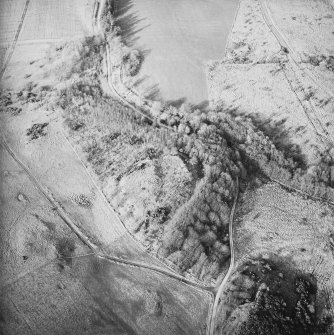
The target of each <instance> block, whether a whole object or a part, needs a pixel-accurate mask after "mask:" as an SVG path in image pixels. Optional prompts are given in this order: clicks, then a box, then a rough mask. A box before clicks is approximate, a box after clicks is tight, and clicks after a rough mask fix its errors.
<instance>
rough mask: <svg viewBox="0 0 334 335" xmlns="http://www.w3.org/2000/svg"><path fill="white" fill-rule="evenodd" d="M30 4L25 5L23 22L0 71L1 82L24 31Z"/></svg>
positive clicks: (28, 0) (27, 1)
mask: <svg viewBox="0 0 334 335" xmlns="http://www.w3.org/2000/svg"><path fill="white" fill-rule="evenodd" d="M29 3H30V0H26V2H25V5H24V9H23V13H22V16H21V20H20V23H19V26H18V28H17V30H16V34H15V37H14V40H13V42H12V45H11V46H10V49H9V52H8V53H6V58H5V61H4V64H3V66H2V69H1V71H0V81H1V79H2V77H3V75H4V73H5V71H6V68H7V66H8V64H9V62H10V60H11V58H12V56H13V53H14V49H15V46H16V43H17V40H18V38H19V35H20V32H21V29H22V26H23V22H24V19H25V16H26V14H27V11H28V7H29Z"/></svg>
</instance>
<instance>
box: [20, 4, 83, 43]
mask: <svg viewBox="0 0 334 335" xmlns="http://www.w3.org/2000/svg"><path fill="white" fill-rule="evenodd" d="M76 3H77V2H76V1H64V0H62V1H59V0H31V3H30V5H29V9H28V12H27V14H26V18H25V20H24V24H23V27H22V32H21V34H20V37H19V42H22V41H27V40H28V41H29V40H36V39H39V40H41V39H62V38H66V37H67V38H70V37H75V36H78V35H82V33H83V30H84V27H83V24H82V21H81V19H80V16H79V15H78V14H77V11H76V10H75V5H76Z"/></svg>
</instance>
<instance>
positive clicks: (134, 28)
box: [114, 0, 150, 47]
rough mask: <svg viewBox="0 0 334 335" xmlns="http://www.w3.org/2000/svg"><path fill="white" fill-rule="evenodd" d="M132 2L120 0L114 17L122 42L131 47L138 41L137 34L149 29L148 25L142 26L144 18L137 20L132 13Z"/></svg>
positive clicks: (130, 0) (135, 14) (136, 15)
mask: <svg viewBox="0 0 334 335" xmlns="http://www.w3.org/2000/svg"><path fill="white" fill-rule="evenodd" d="M133 6H134V5H133V1H132V0H122V1H119V2H117V7H116V8H115V12H114V16H115V23H116V25H117V26H118V27H119V28H120V29H121V37H122V39H123V42H124V43H125V44H126V45H127V46H129V47H133V46H134V45H135V43H136V42H137V41H138V40H139V37H138V33H140V32H141V31H142V30H144V29H146V28H147V27H149V26H150V25H149V24H146V25H144V22H145V21H146V20H147V19H146V18H139V16H138V14H137V13H136V12H133V11H132V10H133Z"/></svg>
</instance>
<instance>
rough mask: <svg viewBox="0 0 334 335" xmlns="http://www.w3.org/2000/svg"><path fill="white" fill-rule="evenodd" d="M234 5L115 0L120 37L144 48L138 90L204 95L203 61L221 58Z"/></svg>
mask: <svg viewBox="0 0 334 335" xmlns="http://www.w3.org/2000/svg"><path fill="white" fill-rule="evenodd" d="M236 8H237V1H234V0H208V1H200V0H180V1H179V0H172V1H165V0H138V1H128V0H125V1H118V2H117V15H118V24H119V25H120V26H121V28H122V32H123V36H124V37H125V38H126V42H127V43H129V44H132V45H133V46H134V47H136V48H139V49H140V50H142V51H143V53H144V60H143V64H142V68H141V71H140V72H139V74H138V78H137V79H138V81H139V82H140V85H139V87H138V90H139V91H141V92H144V93H148V92H150V93H157V90H158V91H159V92H158V93H160V94H158V96H159V95H160V97H162V98H163V99H164V100H179V99H182V98H185V99H187V101H188V102H190V103H195V104H199V103H201V102H203V101H205V100H207V95H208V94H207V87H206V75H205V64H206V62H207V61H209V60H211V59H221V58H222V57H223V55H224V49H225V44H226V41H227V37H228V32H229V29H230V27H231V25H232V22H233V18H234V14H235V11H236ZM155 97H156V96H155Z"/></svg>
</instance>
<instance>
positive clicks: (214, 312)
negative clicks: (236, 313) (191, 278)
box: [207, 177, 239, 335]
mask: <svg viewBox="0 0 334 335" xmlns="http://www.w3.org/2000/svg"><path fill="white" fill-rule="evenodd" d="M236 184H237V187H236V190H237V192H236V195H235V197H234V201H233V207H232V210H231V213H230V221H229V237H230V250H231V259H230V266H229V268H228V271H227V273H226V275H225V277H224V279H223V281H222V282H221V284H220V286H219V289H218V292H217V294H216V297H215V302H214V304H213V308H212V313H211V317H210V323H209V328H208V332H207V334H208V335H214V334H215V323H216V317H217V310H218V305H219V301H220V296H221V294H222V292H223V290H224V288H225V285H226V283H227V282H228V280H229V278H230V276H231V274H232V272H233V270H234V263H235V251H234V241H233V221H234V214H235V209H236V206H237V202H238V197H239V179H238V177H237V181H236Z"/></svg>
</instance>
